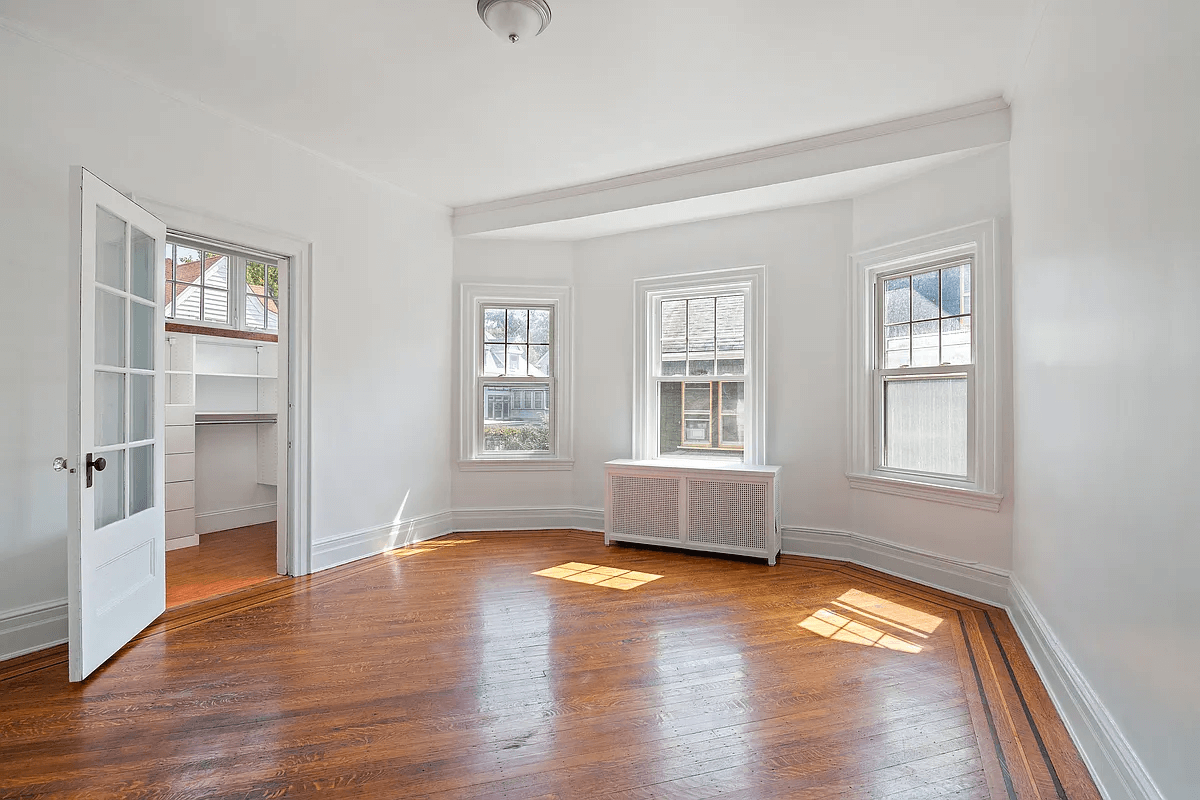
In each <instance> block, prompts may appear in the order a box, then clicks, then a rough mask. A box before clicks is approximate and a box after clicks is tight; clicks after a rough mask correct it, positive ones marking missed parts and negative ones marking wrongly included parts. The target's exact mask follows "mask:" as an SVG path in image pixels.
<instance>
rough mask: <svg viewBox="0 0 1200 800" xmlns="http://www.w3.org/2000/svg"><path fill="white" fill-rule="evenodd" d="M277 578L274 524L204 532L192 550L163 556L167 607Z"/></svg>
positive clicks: (177, 551) (265, 523)
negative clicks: (165, 564) (165, 565)
mask: <svg viewBox="0 0 1200 800" xmlns="http://www.w3.org/2000/svg"><path fill="white" fill-rule="evenodd" d="M278 577H279V575H278V574H277V573H276V572H275V523H274V522H264V523H263V524H261V525H250V526H247V527H245V528H234V529H233V530H228V531H219V532H217V533H206V534H203V535H202V536H201V537H200V544H199V545H197V546H196V547H184V548H180V549H179V550H172V551H170V552H168V553H167V608H175V607H176V606H181V605H184V604H185V603H193V602H195V601H197V600H205V599H207V598H209V597H216V596H218V595H222V594H228V593H229V592H235V591H237V590H238V589H244V588H246V587H247V586H254V585H255V584H259V583H263V582H265V581H270V580H274V579H275V578H278Z"/></svg>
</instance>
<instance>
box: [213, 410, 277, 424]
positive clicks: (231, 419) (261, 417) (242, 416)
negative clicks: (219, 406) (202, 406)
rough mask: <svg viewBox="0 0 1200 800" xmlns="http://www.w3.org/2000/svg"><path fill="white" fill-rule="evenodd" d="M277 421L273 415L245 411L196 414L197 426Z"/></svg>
mask: <svg viewBox="0 0 1200 800" xmlns="http://www.w3.org/2000/svg"><path fill="white" fill-rule="evenodd" d="M277 421H278V417H277V416H276V415H275V414H269V413H262V412H258V411H246V412H241V413H229V412H211V411H198V412H196V424H197V425H251V424H253V425H257V424H261V423H274V422H277Z"/></svg>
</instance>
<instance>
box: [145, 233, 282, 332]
mask: <svg viewBox="0 0 1200 800" xmlns="http://www.w3.org/2000/svg"><path fill="white" fill-rule="evenodd" d="M167 243H168V244H174V245H178V246H181V247H187V248H191V249H195V250H199V251H200V258H201V259H203V258H204V254H205V253H206V252H207V253H212V254H214V255H221V256H225V257H226V258H228V259H229V266H228V268H227V269H228V273H227V275H228V286H226V287H225V288H226V293H227V294H226V320H227V321H226V322H212V321H210V320H205V319H203V318H201V319H189V318H186V317H178V316H174V317H167V318H166V321H167V322H168V323H177V324H180V325H191V326H195V327H201V328H212V329H214V330H217V331H237V332H239V333H265V334H267V335H270V336H277V335H278V334H279V330H278V319H279V318H278V316H276V329H275V330H271V329H269V328H266V327H263V328H251V327H248V325H247V324H246V294H247V289H246V264H247V262H250V261H254V262H258V263H263V264H266V265H267V266H269V267H276V268H283V266H284V265H283V264H282V263H281V262H280V259H279V256H277V255H274V254H271V253H266V252H261V251H254V250H251V249H249V248H247V247H245V246H240V245H231V244H228V243H227V242H222V241H219V240H216V239H211V238H208V237H203V236H197V235H195V234H191V233H187V232H184V231H176V230H173V229H170V228H168V229H167ZM164 283H165V281H164ZM188 288H189V289H191V288H199V284H196V285H194V287H191V286H189V287H188ZM180 296H182V295H180ZM274 299H275V301H276V303H279V302H280V298H279V297H276V298H274ZM166 305H167V303H166V299H165V298H164V300H163V308H164V310H165V308H166ZM263 313H264V317H263V319H264V321H265V320H266V319H267V316H266V315H267V314H268V313H269V312H268V311H267V310H266V309H264V311H263ZM264 324H265V322H264Z"/></svg>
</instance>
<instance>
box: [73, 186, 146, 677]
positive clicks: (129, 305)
mask: <svg viewBox="0 0 1200 800" xmlns="http://www.w3.org/2000/svg"><path fill="white" fill-rule="evenodd" d="M71 182H72V183H71V198H72V215H73V216H72V224H71V232H72V236H71V239H72V241H71V270H70V274H71V291H70V292H69V293H68V302H69V304H70V317H69V318H70V319H72V320H73V321H74V323H75V325H76V327H75V332H76V335H73V336H72V337H71V353H70V359H71V366H70V370H69V376H70V380H69V386H68V393H67V404H68V419H67V428H68V439H67V441H68V443H69V445H70V447H71V448H72V451H73V452H72V453H71V456H72V458H71V464H72V465H73V466H74V467H75V469H74V471H73V474H72V475H71V488H70V490H69V492H68V548H67V550H68V552H67V567H68V569H67V574H68V580H69V595H68V603H67V606H68V615H69V620H70V637H69V642H70V677H71V680H73V681H79V680H83V679H84V678H85V677H87V676H88V674H90V673H91V672H92V671H93V670H95V669H96V668H97V667H98V666H100V665H101V664H103V663H104V662H105V661H107V660H108V658H109V657H111V656H112V655H113V654H114V653H116V652H117V650H119V649H120V648H121V647H122V646H123V645H124V644H126V643H127V642H128V641H129V640H130V639H132V638H133V637H134V636H136V635H137V633H138V632H139V631H140V630H142V629H143V628H144V627H146V625H148V624H149V623H150V622H151V621H153V620H154V618H155V617H157V616H158V615H159V614H161V613H162V612H163V610H164V608H165V606H166V579H165V569H164V567H165V561H164V553H165V532H166V517H165V507H166V498H165V488H164V484H163V464H164V461H163V459H164V451H165V447H164V444H165V441H164V438H165V437H164V427H163V414H162V413H161V411H160V409H161V407H162V397H163V394H162V393H163V389H164V383H163V363H164V361H163V359H164V354H163V347H162V346H161V345H160V341H161V331H162V328H163V317H162V296H161V295H162V291H163V280H162V270H163V263H164V260H163V259H164V244H165V242H166V235H167V231H166V226H165V225H163V223H162V222H161V221H159V220H158V219H156V218H155V217H154V216H153V215H151V214H150V213H149V212H148V211H146V210H145V209H143V208H141V207H140V206H138V205H136V204H135V203H133V201H131V200H129V199H128V198H126V197H125V196H124V195H122V194H121V193H120V192H118V191H117V190H115V189H113V188H112V187H111V186H109V185H108V184H106V183H104V182H103V181H101V180H100V179H98V178H97V177H96V176H94V175H92V174H91V173H90V172H88V171H87V170H85V169H82V168H79V167H76V168H74V169H73V170H72V173H71Z"/></svg>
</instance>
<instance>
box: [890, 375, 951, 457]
mask: <svg viewBox="0 0 1200 800" xmlns="http://www.w3.org/2000/svg"><path fill="white" fill-rule="evenodd" d="M883 402H884V453H885V455H884V466H886V467H892V468H894V469H905V470H916V471H919V472H932V473H937V474H941V475H957V476H963V477H965V476H966V474H967V379H966V378H962V377H949V378H927V379H923V380H898V381H886V382H885V383H884V390H883Z"/></svg>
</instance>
